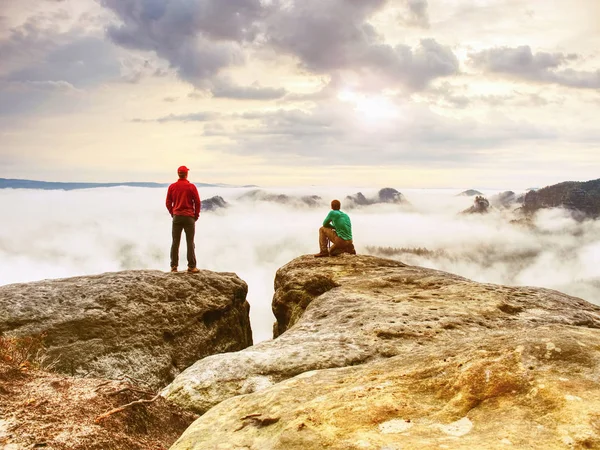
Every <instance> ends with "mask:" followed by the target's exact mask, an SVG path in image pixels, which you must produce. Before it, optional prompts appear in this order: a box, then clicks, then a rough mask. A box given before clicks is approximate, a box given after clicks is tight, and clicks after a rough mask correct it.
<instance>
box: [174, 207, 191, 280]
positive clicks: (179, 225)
mask: <svg viewBox="0 0 600 450" xmlns="http://www.w3.org/2000/svg"><path fill="white" fill-rule="evenodd" d="M183 230H185V240H186V244H187V260H188V267H189V268H190V269H193V268H194V267H196V252H195V251H194V235H195V234H196V221H195V220H194V218H193V217H189V216H173V244H171V267H177V266H178V265H179V243H180V242H181V232H182V231H183Z"/></svg>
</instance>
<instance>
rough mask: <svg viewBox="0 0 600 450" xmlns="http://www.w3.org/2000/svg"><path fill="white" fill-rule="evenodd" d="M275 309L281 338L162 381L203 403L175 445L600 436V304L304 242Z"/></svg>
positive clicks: (538, 442)
mask: <svg viewBox="0 0 600 450" xmlns="http://www.w3.org/2000/svg"><path fill="white" fill-rule="evenodd" d="M273 309H274V311H275V314H276V316H277V320H278V323H277V326H276V328H277V329H278V331H279V332H281V333H282V334H281V335H280V336H279V337H278V338H277V339H275V340H273V341H268V342H262V343H260V344H258V345H256V346H254V347H251V348H248V349H246V350H242V351H240V352H236V353H229V354H222V355H213V356H210V357H208V358H205V359H203V360H201V361H199V362H198V363H196V364H194V366H192V367H190V368H189V369H187V370H186V371H185V372H183V373H182V374H181V375H179V376H178V377H177V378H176V379H175V381H174V382H173V383H172V384H171V385H170V386H168V388H167V389H166V390H165V391H164V394H165V395H166V396H167V398H169V399H171V400H173V401H175V402H176V403H178V404H180V405H182V406H184V407H187V408H191V409H193V410H195V411H197V412H200V413H205V414H204V415H203V416H202V417H200V418H199V419H198V420H197V421H196V422H194V424H193V425H192V426H191V427H190V428H189V429H188V430H187V431H186V432H185V433H184V434H183V436H182V437H181V438H180V439H179V440H178V441H177V442H176V443H175V444H174V445H173V447H172V449H171V450H183V449H185V450H200V449H208V448H219V445H220V444H222V443H227V445H228V446H229V447H231V448H247V449H253V450H258V449H266V448H269V449H272V450H284V449H286V450H287V449H303V450H313V449H314V450H316V449H335V450H341V449H349V448H365V449H373V450H375V449H384V448H386V449H388V448H389V449H392V448H399V447H398V443H399V442H401V445H402V448H414V449H417V448H438V447H440V445H448V446H449V447H452V448H465V449H466V448H500V447H501V446H505V445H506V446H513V447H514V448H524V447H527V446H531V443H532V442H535V446H536V448H558V447H559V446H561V445H563V443H568V446H570V447H572V448H586V447H587V448H595V447H596V446H598V444H600V427H599V426H598V423H599V422H598V421H599V420H600V414H599V413H598V411H599V410H600V385H599V384H598V382H597V380H598V379H599V377H600V307H599V306H594V305H592V304H590V303H587V302H585V301H583V300H581V299H578V298H575V297H570V296H568V295H565V294H561V293H559V292H556V291H552V290H548V289H541V288H530V287H508V286H498V285H492V284H482V283H476V282H473V281H470V280H467V279H465V278H462V277H458V276H455V275H451V274H448V273H444V272H439V271H435V270H431V269H425V268H420V267H414V266H406V265H405V264H403V263H401V262H397V261H391V260H386V259H380V258H375V257H369V256H342V257H338V258H322V259H321V258H319V259H315V258H313V257H309V256H306V257H301V258H297V259H295V260H293V261H292V262H290V263H289V264H287V265H285V266H284V267H282V268H281V269H279V271H278V272H277V276H276V279H275V295H274V299H273ZM239 394H251V395H239ZM215 405H216V406H215ZM490 418H492V419H490ZM564 445H567V444H564Z"/></svg>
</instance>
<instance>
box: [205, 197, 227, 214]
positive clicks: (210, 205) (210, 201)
mask: <svg viewBox="0 0 600 450" xmlns="http://www.w3.org/2000/svg"><path fill="white" fill-rule="evenodd" d="M200 205H201V208H202V211H216V210H217V209H223V208H227V207H228V206H229V204H228V203H227V202H226V201H225V200H224V199H223V197H221V196H220V195H215V196H214V197H211V198H207V199H206V200H202V202H201V203H200Z"/></svg>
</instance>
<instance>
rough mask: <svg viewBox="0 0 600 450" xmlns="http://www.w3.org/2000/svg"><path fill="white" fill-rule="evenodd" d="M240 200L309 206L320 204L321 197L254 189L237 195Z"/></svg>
mask: <svg viewBox="0 0 600 450" xmlns="http://www.w3.org/2000/svg"><path fill="white" fill-rule="evenodd" d="M239 200H242V201H248V200H252V201H262V202H273V203H280V204H282V205H296V206H309V207H317V206H321V205H322V201H321V200H322V199H321V197H319V196H318V195H306V196H301V197H294V196H291V195H285V194H271V193H270V192H265V191H263V190H261V189H255V190H252V191H249V192H246V193H245V194H242V195H241V196H240V197H239Z"/></svg>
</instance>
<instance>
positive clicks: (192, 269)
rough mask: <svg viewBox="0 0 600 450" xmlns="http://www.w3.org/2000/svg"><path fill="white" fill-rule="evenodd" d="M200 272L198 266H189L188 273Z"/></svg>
mask: <svg viewBox="0 0 600 450" xmlns="http://www.w3.org/2000/svg"><path fill="white" fill-rule="evenodd" d="M198 272H200V269H198V268H197V267H188V273H198Z"/></svg>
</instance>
